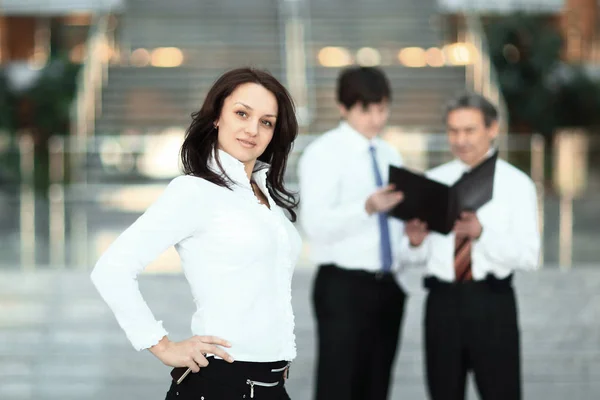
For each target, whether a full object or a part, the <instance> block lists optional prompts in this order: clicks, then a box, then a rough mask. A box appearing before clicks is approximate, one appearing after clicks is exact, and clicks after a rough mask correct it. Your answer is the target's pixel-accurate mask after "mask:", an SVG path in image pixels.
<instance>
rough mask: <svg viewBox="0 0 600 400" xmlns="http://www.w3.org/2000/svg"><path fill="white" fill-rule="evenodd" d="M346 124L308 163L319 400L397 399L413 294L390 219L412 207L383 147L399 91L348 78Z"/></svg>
mask: <svg viewBox="0 0 600 400" xmlns="http://www.w3.org/2000/svg"><path fill="white" fill-rule="evenodd" d="M337 86H338V87H337V101H338V104H339V109H340V113H341V115H342V118H343V121H342V122H341V123H340V125H339V126H338V127H337V128H335V129H333V130H331V131H328V132H326V133H324V134H323V135H322V136H321V137H319V138H318V139H316V140H315V141H314V142H313V143H311V144H310V145H309V146H308V147H307V148H306V150H305V151H304V153H303V155H302V158H301V159H300V164H299V176H300V201H301V202H300V223H301V225H302V227H303V228H304V231H305V233H306V235H307V237H308V241H309V246H310V253H311V258H312V260H313V261H314V262H315V263H316V264H318V265H319V270H318V272H317V276H316V279H315V282H314V288H313V305H314V310H315V314H316V319H317V327H318V341H319V344H318V362H317V382H316V393H315V395H316V396H315V397H316V399H317V400H332V399H344V400H352V399H370V400H380V399H381V400H383V399H386V398H387V394H388V389H389V382H390V371H391V368H392V365H393V362H394V357H395V354H396V347H397V344H398V337H399V334H400V327H401V323H402V315H403V312H404V300H405V293H404V291H403V289H402V288H401V286H400V285H399V284H398V282H397V281H396V279H397V278H398V271H399V269H400V263H399V250H400V246H401V241H402V237H403V229H404V227H403V225H402V223H401V222H400V221H398V220H393V219H388V218H387V215H386V214H385V213H386V212H387V211H389V210H390V209H392V208H393V207H394V206H395V205H397V204H398V203H399V202H400V201H401V200H402V193H400V192H397V191H394V188H393V187H392V186H390V185H387V182H388V168H389V165H390V164H392V165H396V166H399V165H400V164H401V159H400V156H399V154H398V153H397V152H396V151H395V150H394V149H393V148H392V147H391V146H390V145H388V144H387V143H386V142H384V141H383V140H381V139H380V138H378V137H377V136H378V134H379V133H380V132H381V131H382V130H383V128H384V127H385V124H386V123H387V119H388V116H389V106H388V103H389V101H390V100H391V90H390V86H389V83H388V80H387V78H386V77H385V75H384V74H383V72H382V71H380V70H379V69H376V68H367V67H351V68H348V69H346V70H344V71H342V73H341V74H340V76H339V78H338V82H337Z"/></svg>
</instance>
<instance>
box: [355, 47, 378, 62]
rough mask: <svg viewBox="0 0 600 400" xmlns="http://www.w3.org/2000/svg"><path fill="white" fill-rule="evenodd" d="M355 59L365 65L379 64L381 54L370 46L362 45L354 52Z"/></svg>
mask: <svg viewBox="0 0 600 400" xmlns="http://www.w3.org/2000/svg"><path fill="white" fill-rule="evenodd" d="M356 61H357V62H358V64H360V65H362V66H365V67H374V66H376V65H379V64H381V54H380V53H379V51H378V50H377V49H374V48H372V47H363V48H362V49H360V50H358V51H357V52H356Z"/></svg>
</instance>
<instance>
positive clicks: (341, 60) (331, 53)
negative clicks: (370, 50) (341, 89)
mask: <svg viewBox="0 0 600 400" xmlns="http://www.w3.org/2000/svg"><path fill="white" fill-rule="evenodd" d="M318 59H319V62H320V63H321V65H322V66H324V67H344V66H346V65H350V64H352V56H351V55H350V52H349V51H348V49H346V48H345V47H323V48H322V49H321V50H320V51H319V55H318Z"/></svg>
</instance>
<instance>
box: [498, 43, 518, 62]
mask: <svg viewBox="0 0 600 400" xmlns="http://www.w3.org/2000/svg"><path fill="white" fill-rule="evenodd" d="M502 55H503V56H504V58H505V59H506V61H508V62H509V63H511V64H516V63H518V62H519V60H520V59H521V52H520V51H519V49H518V48H517V46H515V45H514V44H506V45H504V47H503V48H502Z"/></svg>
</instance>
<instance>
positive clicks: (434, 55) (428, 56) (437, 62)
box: [425, 47, 446, 67]
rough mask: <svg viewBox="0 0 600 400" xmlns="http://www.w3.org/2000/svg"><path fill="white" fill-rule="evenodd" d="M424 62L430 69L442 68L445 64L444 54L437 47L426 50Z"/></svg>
mask: <svg viewBox="0 0 600 400" xmlns="http://www.w3.org/2000/svg"><path fill="white" fill-rule="evenodd" d="M425 61H426V62H427V65H429V66H430V67H443V66H444V64H445V63H446V59H445V57H444V53H443V52H442V50H441V49H438V48H437V47H432V48H430V49H427V51H426V52H425Z"/></svg>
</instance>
